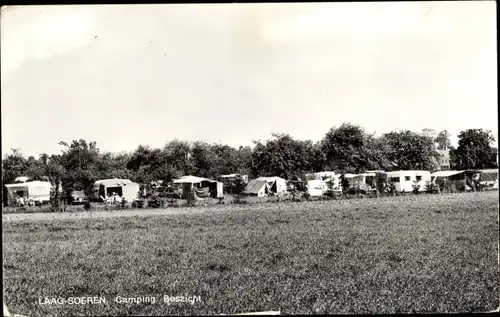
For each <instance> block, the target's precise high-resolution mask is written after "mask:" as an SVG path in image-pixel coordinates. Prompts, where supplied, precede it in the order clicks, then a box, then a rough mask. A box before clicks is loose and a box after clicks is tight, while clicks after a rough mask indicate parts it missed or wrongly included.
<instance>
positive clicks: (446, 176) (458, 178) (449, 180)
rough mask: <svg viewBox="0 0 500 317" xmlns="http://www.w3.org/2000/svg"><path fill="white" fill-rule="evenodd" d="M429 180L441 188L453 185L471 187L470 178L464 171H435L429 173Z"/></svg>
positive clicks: (458, 187) (449, 187) (448, 188)
mask: <svg viewBox="0 0 500 317" xmlns="http://www.w3.org/2000/svg"><path fill="white" fill-rule="evenodd" d="M431 180H432V182H434V184H436V185H438V186H439V187H440V188H441V189H442V190H444V189H447V190H450V189H452V188H453V187H455V189H457V190H466V189H467V187H473V184H472V178H471V177H468V176H467V175H466V173H465V171H437V172H434V173H432V174H431Z"/></svg>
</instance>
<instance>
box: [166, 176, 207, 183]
mask: <svg viewBox="0 0 500 317" xmlns="http://www.w3.org/2000/svg"><path fill="white" fill-rule="evenodd" d="M201 182H211V183H215V182H216V181H214V180H211V179H208V178H203V177H197V176H192V175H187V176H181V178H179V179H175V180H174V184H182V183H189V184H197V183H201Z"/></svg>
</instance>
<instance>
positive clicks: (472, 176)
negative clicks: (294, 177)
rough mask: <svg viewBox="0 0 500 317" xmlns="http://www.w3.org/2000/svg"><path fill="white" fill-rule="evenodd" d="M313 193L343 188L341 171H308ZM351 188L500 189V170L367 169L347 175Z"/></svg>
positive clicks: (320, 193)
mask: <svg viewBox="0 0 500 317" xmlns="http://www.w3.org/2000/svg"><path fill="white" fill-rule="evenodd" d="M306 176H307V177H308V187H309V194H310V195H311V196H321V195H323V194H324V193H325V192H326V191H327V190H328V187H329V186H328V185H330V186H331V187H332V189H333V190H334V191H341V190H342V186H341V182H340V177H341V175H340V174H336V173H335V172H320V173H313V174H307V175H306ZM344 176H345V177H346V179H347V180H348V182H349V185H350V187H358V188H360V189H364V190H367V191H369V190H375V189H381V188H384V187H385V186H386V185H387V184H389V183H392V184H394V185H395V189H396V190H397V191H399V192H412V191H413V190H414V188H415V185H417V186H418V187H417V188H418V190H419V191H424V190H425V189H426V185H427V184H428V183H429V182H431V183H434V184H436V185H439V186H441V187H443V188H447V187H448V186H454V187H455V188H456V189H458V190H466V189H470V188H474V187H475V186H476V184H479V185H480V186H482V187H483V188H491V189H498V169H487V170H463V171H438V172H434V173H431V172H430V171H421V170H413V171H392V172H384V171H367V172H366V173H362V174H345V175H344Z"/></svg>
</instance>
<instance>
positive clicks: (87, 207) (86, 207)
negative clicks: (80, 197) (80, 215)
mask: <svg viewBox="0 0 500 317" xmlns="http://www.w3.org/2000/svg"><path fill="white" fill-rule="evenodd" d="M83 208H85V210H90V203H89V202H88V201H87V202H86V203H85V205H83Z"/></svg>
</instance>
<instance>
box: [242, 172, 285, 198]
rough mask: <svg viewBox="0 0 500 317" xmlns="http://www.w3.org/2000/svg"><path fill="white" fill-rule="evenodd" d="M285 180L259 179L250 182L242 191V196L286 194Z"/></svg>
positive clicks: (275, 178)
mask: <svg viewBox="0 0 500 317" xmlns="http://www.w3.org/2000/svg"><path fill="white" fill-rule="evenodd" d="M287 191H288V190H287V185H286V180H285V179H283V178H281V177H277V176H272V177H259V178H257V179H254V180H251V181H250V182H249V183H248V185H247V186H246V187H245V190H243V194H247V195H256V196H259V197H262V196H266V195H282V194H285V193H286V192H287Z"/></svg>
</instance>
